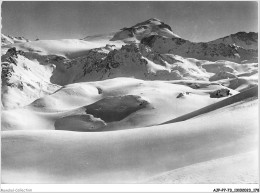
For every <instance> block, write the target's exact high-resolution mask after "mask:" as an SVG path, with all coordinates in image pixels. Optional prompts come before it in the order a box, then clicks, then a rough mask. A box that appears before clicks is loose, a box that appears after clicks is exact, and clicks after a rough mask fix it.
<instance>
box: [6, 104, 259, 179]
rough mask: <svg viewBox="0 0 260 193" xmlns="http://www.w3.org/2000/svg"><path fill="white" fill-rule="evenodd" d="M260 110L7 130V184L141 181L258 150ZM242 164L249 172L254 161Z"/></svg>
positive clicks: (249, 107) (244, 107)
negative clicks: (117, 125)
mask: <svg viewBox="0 0 260 193" xmlns="http://www.w3.org/2000/svg"><path fill="white" fill-rule="evenodd" d="M257 106H258V105H257V101H256V100H253V101H252V100H249V101H245V102H244V103H242V104H240V103H237V104H235V105H234V106H231V107H228V108H227V109H226V111H225V113H224V114H223V112H222V111H218V112H215V113H208V114H207V115H205V116H202V117H198V118H195V119H190V120H187V121H185V122H179V123H171V124H165V125H161V126H154V127H146V128H139V129H131V130H123V131H114V132H101V133H100V132H98V133H79V132H71V131H29V130H27V131H3V132H2V149H3V151H2V180H3V182H5V183H138V182H143V181H144V180H145V179H148V178H150V177H151V176H156V175H159V174H161V173H163V172H166V171H170V170H174V169H178V168H182V167H184V166H189V165H191V164H195V163H198V162H205V161H210V160H213V159H219V158H222V157H226V156H233V155H236V154H241V153H246V152H250V151H254V150H257V149H258V137H257V136H258V132H259V131H258V122H257V118H258V114H257ZM248 114H251V116H247V115H248ZM219 120H221V122H220V121H219ZM230 120H234V121H230ZM254 156H255V155H254ZM228 162H232V160H230V161H228ZM222 163H223V162H222ZM214 164H215V162H214V161H213V162H211V163H208V164H205V165H204V166H200V165H199V167H194V166H193V167H190V170H189V175H198V170H199V169H200V168H202V169H203V171H205V172H204V173H203V174H200V175H201V176H202V177H203V176H205V175H209V174H208V172H210V170H208V167H211V168H212V167H214ZM209 165H211V166H209ZM238 165H239V166H241V167H243V168H245V167H247V166H248V161H247V160H245V161H242V163H239V164H238ZM225 166H226V164H223V165H220V166H219V167H218V168H219V169H221V170H224V169H225V173H224V174H223V175H224V176H225V175H228V173H229V171H230V172H232V171H234V169H233V168H226V167H225ZM239 171H241V170H238V171H237V172H239ZM243 171H244V170H242V174H243ZM240 176H241V173H240V175H239V174H237V175H235V176H233V178H232V182H234V183H239V182H241V179H240ZM202 177H200V178H197V179H198V180H199V179H201V178H202ZM256 177H258V176H256ZM224 178H225V177H224ZM221 179H223V178H220V180H221ZM252 180H253V182H255V181H256V180H257V179H252ZM207 182H208V181H207V180H206V181H205V183H207ZM219 182H221V181H218V180H215V183H219ZM250 182H251V181H250Z"/></svg>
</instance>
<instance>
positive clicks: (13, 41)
mask: <svg viewBox="0 0 260 193" xmlns="http://www.w3.org/2000/svg"><path fill="white" fill-rule="evenodd" d="M173 31H174V30H172V28H171V27H170V26H169V25H167V24H165V23H164V22H162V21H160V20H158V19H155V18H152V19H149V20H147V21H144V22H140V23H138V24H136V25H133V26H131V27H125V28H123V29H121V30H120V31H117V32H113V33H106V32H104V34H99V35H91V36H87V37H85V38H83V39H80V40H78V39H62V40H38V41H30V42H29V41H27V40H26V39H24V38H14V37H11V36H5V35H3V34H2V45H1V48H2V49H1V54H2V56H1V65H2V74H1V80H2V81H1V83H2V84H1V88H2V89H1V90H2V92H1V99H2V100H1V108H2V111H1V128H2V157H1V159H2V173H1V175H2V176H1V177H2V183H216V184H217V183H225V182H228V183H256V182H257V181H258V180H259V174H258V172H256V171H257V168H258V165H257V161H258V159H257V157H258V155H257V150H258V148H259V139H258V134H259V125H258V118H259V115H258V88H257V86H258V55H257V52H258V47H257V41H258V38H257V33H252V32H250V33H245V32H238V33H236V34H231V35H230V36H227V37H224V38H220V39H217V40H213V41H211V42H200V43H194V42H191V41H189V40H184V39H182V38H180V37H179V36H177V35H176V34H174V32H173Z"/></svg>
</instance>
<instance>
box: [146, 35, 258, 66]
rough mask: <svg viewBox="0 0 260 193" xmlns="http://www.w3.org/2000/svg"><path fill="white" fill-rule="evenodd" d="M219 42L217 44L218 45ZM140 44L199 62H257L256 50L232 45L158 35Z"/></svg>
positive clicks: (159, 51) (147, 38) (156, 50)
mask: <svg viewBox="0 0 260 193" xmlns="http://www.w3.org/2000/svg"><path fill="white" fill-rule="evenodd" d="M218 42H219V43H218ZM141 44H144V45H146V46H149V47H150V48H151V49H152V50H153V51H155V52H158V53H161V54H163V53H172V54H176V55H180V56H183V57H190V58H196V59H199V60H209V61H216V60H229V61H235V62H242V61H244V60H254V61H255V60H257V50H254V49H247V47H246V48H244V47H238V46H236V45H233V44H227V43H222V42H221V41H217V42H208V43H193V42H190V41H188V40H184V39H181V38H175V37H173V38H168V37H163V36H159V35H151V36H149V37H144V38H143V39H142V40H141Z"/></svg>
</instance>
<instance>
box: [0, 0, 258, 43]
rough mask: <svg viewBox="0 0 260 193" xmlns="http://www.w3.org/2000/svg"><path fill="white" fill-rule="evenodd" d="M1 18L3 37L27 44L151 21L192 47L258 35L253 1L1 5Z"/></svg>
mask: <svg viewBox="0 0 260 193" xmlns="http://www.w3.org/2000/svg"><path fill="white" fill-rule="evenodd" d="M1 16H2V33H4V34H5V35H11V36H24V37H26V38H28V39H32V40H34V39H36V38H39V39H74V38H75V39H78V38H84V37H86V36H89V35H95V34H105V33H110V32H116V31H119V30H120V29H121V28H123V27H130V26H133V25H135V24H136V23H139V22H142V21H145V20H147V19H150V18H157V19H160V20H161V21H163V22H164V23H166V24H168V25H170V26H171V28H172V30H173V32H174V33H175V34H177V35H179V36H181V37H182V38H184V39H188V40H190V41H194V42H203V41H204V42H205V41H210V40H214V39H217V38H220V37H224V36H227V35H230V34H232V33H236V32H239V31H245V32H250V31H253V32H257V31H258V4H257V2H256V1H255V2H254V1H251V2H250V1H208V2H205V1H201V2H199V1H190V2H188V1H131V2H130V1H103V2H102V1H77V2H75V1H74V2H72V1H64V2H62V1H56V2H53V1H48V2H47V1H43V2H40V1H35V2H33V1H31V2H30V1H29V2H28V1H27V2H25V1H24V2H23V1H17V2H14V1H9V2H7V1H4V2H2V11H1Z"/></svg>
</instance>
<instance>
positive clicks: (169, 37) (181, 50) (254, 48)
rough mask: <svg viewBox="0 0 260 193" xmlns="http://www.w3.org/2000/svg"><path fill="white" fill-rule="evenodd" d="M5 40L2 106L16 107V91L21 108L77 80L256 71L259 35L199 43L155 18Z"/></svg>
mask: <svg viewBox="0 0 260 193" xmlns="http://www.w3.org/2000/svg"><path fill="white" fill-rule="evenodd" d="M1 42H2V98H3V99H6V100H3V103H4V106H12V105H13V101H11V102H10V105H9V104H8V103H9V102H8V101H9V100H11V99H10V97H9V96H10V95H11V94H12V92H19V94H18V95H19V96H21V98H23V99H24V100H25V101H24V102H21V104H15V105H14V106H16V105H23V104H24V103H28V100H29V101H30V102H31V101H32V100H33V99H35V98H38V97H39V96H43V95H46V94H49V93H52V92H53V91H55V90H56V89H58V88H60V86H63V85H66V84H70V83H75V82H84V81H97V80H104V79H110V78H116V77H135V78H139V79H148V80H190V79H194V80H210V81H212V80H219V79H225V78H236V77H238V76H242V75H241V74H245V72H246V73H247V74H255V73H257V70H258V65H257V64H256V63H257V62H258V34H257V33H254V32H250V33H246V32H238V33H236V34H231V35H229V36H226V37H223V38H219V39H216V40H214V41H210V42H199V43H195V42H191V41H189V40H185V39H183V38H181V37H180V36H179V35H176V34H175V33H174V32H173V30H172V28H171V27H170V26H169V25H167V24H165V23H164V22H162V21H160V20H158V19H155V18H152V19H149V20H147V21H144V22H140V23H138V24H136V25H134V26H132V27H125V28H122V29H121V30H120V31H118V32H114V33H107V34H101V35H94V36H87V37H85V38H83V39H81V40H76V39H65V40H38V41H29V40H27V39H25V38H23V37H11V36H5V35H3V34H2V36H1ZM209 64H214V68H217V69H218V70H212V68H213V67H210V68H209ZM241 65H242V66H243V70H241ZM8 97H9V98H8ZM12 100H14V99H12ZM17 100H18V99H17ZM19 100H20V101H21V99H19ZM11 104H12V105H11Z"/></svg>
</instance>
